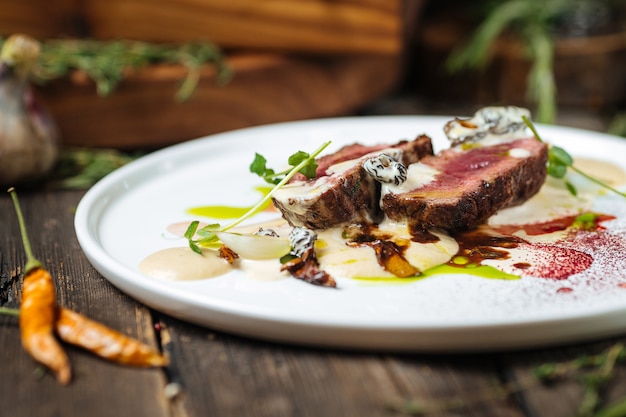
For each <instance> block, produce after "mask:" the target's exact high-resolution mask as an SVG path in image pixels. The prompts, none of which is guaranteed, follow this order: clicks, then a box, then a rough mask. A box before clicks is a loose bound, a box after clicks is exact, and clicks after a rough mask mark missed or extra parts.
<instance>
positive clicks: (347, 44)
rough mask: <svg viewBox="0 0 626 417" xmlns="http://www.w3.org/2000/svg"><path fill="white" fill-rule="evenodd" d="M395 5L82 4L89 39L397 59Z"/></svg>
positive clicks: (279, 1)
mask: <svg viewBox="0 0 626 417" xmlns="http://www.w3.org/2000/svg"><path fill="white" fill-rule="evenodd" d="M400 4H401V2H400V1H399V0H391V1H384V0H379V1H374V0H365V1H363V0H361V1H359V0H345V1H332V2H329V1H319V0H265V1H254V0H230V1H221V0H175V1H167V2H165V1H163V2H155V1H152V0H130V1H128V0H108V1H102V0H87V1H85V3H84V7H83V12H84V15H85V18H86V20H87V22H88V27H89V28H90V31H91V34H92V36H95V37H96V38H102V39H107V38H112V37H122V38H130V39H143V40H148V41H188V40H194V39H207V40H210V41H212V42H215V43H216V44H218V45H220V46H221V47H223V48H226V49H230V48H245V49H261V50H274V51H291V52H294V51H296V52H316V53H374V54H381V53H386V54H396V53H398V52H399V51H400V49H401V46H402V36H401V34H402V26H401V16H400Z"/></svg>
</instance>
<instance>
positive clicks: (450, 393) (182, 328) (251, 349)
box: [163, 317, 522, 417]
mask: <svg viewBox="0 0 626 417" xmlns="http://www.w3.org/2000/svg"><path fill="white" fill-rule="evenodd" d="M163 320H164V323H165V325H166V327H167V328H168V333H169V336H168V337H169V338H171V343H170V344H169V348H168V349H169V351H170V354H171V358H172V360H173V362H174V363H173V367H174V368H175V369H176V370H177V374H176V375H175V376H174V380H175V381H176V382H178V383H180V384H181V386H182V387H183V393H184V394H183V400H182V401H184V402H185V409H187V410H188V412H189V413H190V415H197V416H201V415H237V416H241V417H243V416H255V417H265V416H268V417H269V416H272V417H281V416H294V415H297V416H303V417H304V416H311V417H313V416H322V415H340V416H377V415H390V416H393V415H401V414H397V413H395V412H393V411H391V410H390V409H389V408H388V406H389V404H390V403H392V402H394V401H395V400H398V399H415V400H420V401H426V402H431V401H445V400H448V399H450V398H457V397H459V398H461V399H463V400H465V401H468V402H469V401H471V400H473V396H474V395H475V394H476V393H477V392H481V391H482V390H487V389H489V390H491V389H497V386H498V381H497V373H496V369H495V367H494V362H493V360H491V359H490V358H489V357H483V358H480V359H475V358H470V360H469V361H468V360H467V358H466V357H464V359H465V360H463V361H455V360H453V359H452V357H449V356H448V357H441V358H440V359H437V357H432V356H419V355H416V356H410V355H381V354H379V353H376V352H349V351H337V350H316V349H311V348H307V347H297V346H288V345H282V344H281V345H276V344H273V343H266V342H263V341H257V340H250V339H245V338H240V337H237V336H232V335H228V334H223V333H219V332H213V331H211V330H210V329H204V328H201V327H197V326H193V325H189V324H186V323H183V322H181V321H178V320H175V319H172V318H169V317H163ZM494 384H495V386H494ZM432 415H433V416H458V415H463V416H494V417H495V416H498V417H499V416H507V417H509V416H512V417H515V416H521V415H522V414H521V413H520V412H519V410H518V409H517V408H516V406H515V404H513V403H510V402H508V401H507V400H506V399H502V398H494V399H488V400H486V401H484V402H482V403H480V404H478V405H477V406H474V407H469V408H467V409H462V410H454V411H447V412H442V413H434V414H432Z"/></svg>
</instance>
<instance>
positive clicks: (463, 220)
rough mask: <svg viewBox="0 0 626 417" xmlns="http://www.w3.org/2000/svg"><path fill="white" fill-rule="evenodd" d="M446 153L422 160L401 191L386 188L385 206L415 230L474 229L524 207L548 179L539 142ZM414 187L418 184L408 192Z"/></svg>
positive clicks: (521, 141) (544, 150)
mask: <svg viewBox="0 0 626 417" xmlns="http://www.w3.org/2000/svg"><path fill="white" fill-rule="evenodd" d="M460 148H461V147H457V148H451V149H447V150H445V151H442V152H440V153H439V154H438V155H437V156H428V157H425V158H423V159H421V160H420V162H419V163H418V164H416V167H415V169H414V170H413V172H414V173H416V174H414V175H415V176H420V175H421V178H411V175H412V174H411V168H413V167H409V180H407V182H406V183H405V184H403V185H402V186H400V187H404V188H400V187H396V188H394V187H392V186H384V188H383V196H382V201H381V206H382V209H383V211H384V212H385V214H386V215H387V216H388V217H389V218H390V219H392V220H395V221H406V222H408V225H409V227H410V228H411V229H413V230H416V231H417V230H425V229H430V228H441V229H444V230H447V231H450V232H456V231H462V230H468V229H472V228H474V227H475V226H477V225H479V224H480V223H482V222H484V221H485V220H486V219H487V218H488V217H489V216H491V215H493V214H495V213H496V212H497V211H498V210H500V209H502V208H505V207H508V206H512V205H516V204H520V203H522V202H524V201H526V200H527V199H528V198H530V197H531V196H533V195H534V194H535V193H537V192H538V191H539V189H540V188H541V186H542V184H543V183H544V181H545V178H546V171H547V170H546V164H547V161H548V149H547V146H546V145H545V144H544V143H542V142H540V141H538V140H537V139H535V138H525V139H517V140H514V141H510V142H505V143H501V144H497V145H492V146H483V147H475V148H472V149H469V150H461V149H460ZM418 167H420V169H417V168H418ZM407 184H408V186H409V187H411V186H412V184H413V185H414V184H418V185H417V186H413V188H409V189H406V187H407Z"/></svg>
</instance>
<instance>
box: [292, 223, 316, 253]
mask: <svg viewBox="0 0 626 417" xmlns="http://www.w3.org/2000/svg"><path fill="white" fill-rule="evenodd" d="M315 240H317V234H316V233H315V232H314V231H312V230H310V229H307V228H306V227H299V226H297V227H294V228H293V229H292V230H291V232H289V243H290V244H291V252H290V253H291V254H292V255H293V256H295V257H297V258H300V257H301V256H302V255H304V252H306V251H307V250H308V249H311V248H313V246H314V245H315Z"/></svg>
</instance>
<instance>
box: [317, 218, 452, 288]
mask: <svg viewBox="0 0 626 417" xmlns="http://www.w3.org/2000/svg"><path fill="white" fill-rule="evenodd" d="M378 229H379V230H380V231H382V232H388V233H389V234H393V235H394V240H395V241H396V242H399V241H403V243H409V242H410V245H409V246H408V248H407V249H406V250H405V251H404V257H405V259H406V260H407V261H408V262H409V263H410V264H411V265H412V266H414V267H415V268H417V269H419V270H420V271H425V270H427V269H429V268H432V267H434V266H437V265H440V264H443V263H446V262H448V261H449V260H450V259H451V258H452V256H454V255H455V254H456V252H457V251H458V249H459V246H458V244H457V243H456V241H455V240H454V239H452V238H451V237H450V236H448V235H447V234H445V233H443V232H436V231H434V232H433V234H436V235H437V236H438V237H439V239H440V240H439V241H438V242H436V243H416V242H411V236H410V233H409V231H408V228H407V226H406V225H404V224H399V223H394V222H389V221H385V222H383V223H382V224H380V225H379V227H378ZM342 230H343V229H342V228H332V229H328V230H325V231H321V232H319V233H318V237H317V240H318V242H317V244H316V253H317V257H318V260H319V262H320V267H321V269H323V270H325V271H326V272H328V273H329V274H331V275H332V276H336V277H348V278H386V277H388V278H394V277H395V276H394V275H393V274H392V273H390V272H388V271H386V270H385V269H383V267H382V266H380V264H379V263H378V261H377V259H376V255H375V253H374V249H372V248H371V247H368V246H357V247H353V246H347V245H346V240H345V239H343V238H342V236H341V235H342Z"/></svg>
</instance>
